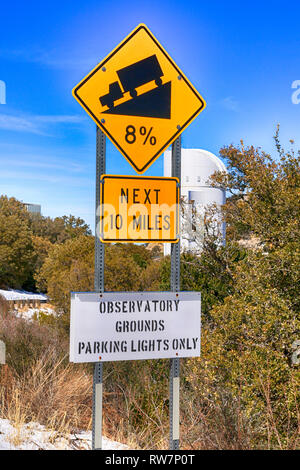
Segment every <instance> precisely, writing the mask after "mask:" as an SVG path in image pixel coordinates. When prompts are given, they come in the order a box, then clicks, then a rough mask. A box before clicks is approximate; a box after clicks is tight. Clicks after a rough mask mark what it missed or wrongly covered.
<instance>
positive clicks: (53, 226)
mask: <svg viewBox="0 0 300 470" xmlns="http://www.w3.org/2000/svg"><path fill="white" fill-rule="evenodd" d="M30 227H31V230H32V233H33V235H35V236H37V237H41V238H43V239H47V240H48V241H49V242H51V243H63V242H65V241H66V240H70V239H72V238H76V237H78V236H80V235H86V236H88V235H91V230H90V228H89V226H88V225H87V224H86V223H85V222H84V220H82V219H81V218H79V217H77V218H76V217H74V216H73V215H69V216H63V217H55V219H51V218H50V217H43V216H42V215H40V214H31V215H30Z"/></svg>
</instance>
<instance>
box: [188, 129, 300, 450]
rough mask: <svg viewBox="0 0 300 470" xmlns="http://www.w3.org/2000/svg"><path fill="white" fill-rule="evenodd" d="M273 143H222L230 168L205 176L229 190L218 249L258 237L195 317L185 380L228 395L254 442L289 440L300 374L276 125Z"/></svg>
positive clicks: (287, 208)
mask: <svg viewBox="0 0 300 470" xmlns="http://www.w3.org/2000/svg"><path fill="white" fill-rule="evenodd" d="M275 142H276V146H277V150H278V152H279V156H278V158H277V159H275V158H272V157H271V156H270V155H267V154H265V153H264V152H262V151H261V150H259V149H254V148H253V147H250V148H245V147H244V145H243V144H241V146H240V147H234V146H229V147H226V148H223V149H222V151H221V154H222V156H223V157H224V158H226V160H227V164H228V169H229V173H228V175H224V174H218V175H215V177H214V180H215V183H216V184H222V186H224V185H226V186H227V190H228V191H231V193H232V197H231V198H229V200H228V201H227V203H226V205H225V207H224V208H223V210H224V215H225V217H226V220H227V223H228V231H227V246H226V248H225V250H226V251H228V250H230V249H231V247H232V246H233V244H234V243H235V242H240V241H241V240H244V239H247V238H249V237H255V238H256V239H257V244H256V246H255V247H254V249H253V248H250V246H249V247H248V248H247V249H246V256H244V257H243V258H242V259H240V260H238V262H237V263H236V264H235V265H234V266H233V270H232V273H231V276H232V282H231V289H230V291H229V292H228V295H227V296H226V297H224V298H223V300H222V301H221V302H218V303H215V304H214V305H213V307H212V308H211V310H210V312H209V314H210V315H209V316H210V321H209V323H207V322H205V321H204V323H203V329H202V357H201V359H193V360H191V361H189V364H190V367H191V372H190V375H189V380H190V383H191V384H193V386H195V389H196V390H197V393H199V396H200V397H202V399H206V400H207V401H209V400H211V397H214V400H215V402H221V401H222V400H224V397H225V396H232V397H235V400H236V402H237V403H239V407H240V410H241V412H242V413H243V414H244V415H245V416H247V417H248V418H249V420H250V425H251V426H254V427H255V428H256V430H257V433H256V435H257V440H256V441H255V442H254V441H253V442H252V444H253V446H254V447H261V448H264V447H268V446H269V448H270V447H271V448H295V447H297V443H298V444H299V441H298V439H299V435H298V432H299V424H300V423H299V414H298V406H299V387H300V373H299V369H297V368H296V367H294V366H293V365H292V363H291V354H292V344H293V342H294V341H295V340H296V339H299V335H300V315H299V307H300V295H299V285H300V275H299V273H300V269H299V268H300V250H299V240H300V227H299V223H298V220H299V212H300V211H299V209H300V204H299V189H300V173H299V163H300V152H298V153H297V154H296V153H295V152H294V151H293V149H292V150H291V151H289V152H284V151H283V149H282V147H281V145H280V143H279V138H278V133H277V134H276V136H275ZM218 251H220V248H219V249H218ZM200 377H201V379H200ZM226 394H227V395H226Z"/></svg>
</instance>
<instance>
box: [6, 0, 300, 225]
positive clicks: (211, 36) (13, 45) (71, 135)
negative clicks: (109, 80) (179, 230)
mask: <svg viewBox="0 0 300 470" xmlns="http://www.w3.org/2000/svg"><path fill="white" fill-rule="evenodd" d="M299 18H300V4H299V2H298V1H294V0H293V1H290V2H284V1H276V0H272V2H269V1H268V2H267V1H264V2H262V1H244V2H240V1H231V0H228V1H227V2H224V1H210V2H207V1H205V2H204V1H194V0H186V1H185V2H182V1H180V2H179V1H176V0H173V1H169V0H165V1H161V0H160V1H158V0H151V1H147V0H144V1H143V2H140V1H136V0H135V1H130V0H128V1H126V2H121V1H120V0H117V1H99V0H98V1H94V0H86V1H84V2H83V1H76V0H73V1H69V0H60V1H57V0H52V1H51V2H50V1H47V0H45V1H44V2H38V1H34V0H33V1H30V0H29V1H28V2H23V1H15V2H5V4H4V2H2V3H1V5H0V25H1V27H0V80H2V81H4V82H5V84H6V104H0V168H1V170H0V194H7V195H8V196H15V197H17V198H18V199H20V200H23V201H26V202H32V203H39V204H41V205H42V212H43V215H47V216H48V215H49V216H51V217H55V216H60V215H64V214H70V213H71V214H74V215H76V216H79V217H82V218H83V219H85V220H86V221H87V222H88V223H89V224H90V225H91V227H92V228H94V189H95V181H94V180H95V124H94V122H93V121H92V120H91V119H90V118H89V117H88V116H87V114H86V113H85V111H84V110H83V109H82V108H81V106H80V105H79V104H78V103H77V102H76V101H75V100H74V98H73V97H72V94H71V90H72V88H73V87H74V86H75V85H76V84H77V83H78V82H79V81H80V80H81V79H82V78H83V77H84V76H85V75H86V74H87V73H88V72H89V71H90V70H91V69H92V68H93V67H95V65H97V63H98V62H100V61H101V60H102V59H103V58H104V57H105V56H106V55H107V54H108V53H109V52H110V51H111V50H112V49H113V48H114V47H115V46H116V45H117V44H118V43H119V42H120V41H121V40H122V39H123V38H124V37H125V36H126V35H128V34H129V33H130V31H132V30H133V29H134V28H135V27H136V26H137V25H138V24H139V23H145V24H146V25H147V26H148V27H149V28H150V30H151V31H152V32H153V34H154V35H155V36H156V37H157V38H158V40H159V41H160V42H161V43H162V45H163V46H164V47H165V49H166V50H167V51H168V52H169V54H170V55H171V57H172V58H173V59H174V60H175V62H176V63H177V64H178V66H179V67H180V68H181V69H182V70H183V72H184V73H185V74H186V75H187V77H188V78H189V79H190V81H191V82H192V83H193V84H194V86H195V87H196V88H197V89H198V91H199V92H200V93H201V94H202V95H203V96H204V98H205V99H206V101H207V108H206V109H205V110H204V112H203V113H201V114H200V116H199V117H198V118H197V119H196V120H195V121H194V122H193V123H192V124H191V125H190V126H189V128H188V129H187V130H186V131H185V132H184V134H183V146H184V147H185V148H204V149H206V150H210V151H212V152H214V153H216V154H217V155H218V152H219V149H220V148H221V147H222V146H224V145H228V144H230V143H234V144H238V143H239V141H240V139H243V140H244V142H245V143H246V144H254V145H255V146H261V147H262V148H263V149H264V150H266V151H268V152H273V151H274V144H273V139H272V136H273V135H274V132H275V128H276V125H277V123H280V125H281V139H282V142H283V144H284V145H285V146H288V141H289V139H290V138H293V139H294V140H295V141H296V145H297V148H300V104H298V105H296V104H293V103H292V94H293V91H294V90H292V83H293V82H294V81H295V80H300V57H299V56H300V28H299ZM107 150H108V154H107V172H108V173H117V174H132V173H133V170H132V168H131V166H130V165H129V164H128V163H127V161H126V160H125V158H124V157H123V156H122V155H121V154H120V153H119V152H118V151H117V150H116V149H115V148H114V147H113V145H112V144H111V143H108V149H107ZM162 163H163V162H162V157H160V158H159V159H158V160H157V161H156V162H155V163H154V164H153V165H152V166H151V167H150V169H149V170H148V171H147V172H146V174H148V175H161V174H162V169H163V165H162Z"/></svg>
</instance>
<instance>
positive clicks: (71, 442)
mask: <svg viewBox="0 0 300 470" xmlns="http://www.w3.org/2000/svg"><path fill="white" fill-rule="evenodd" d="M91 442H92V433H91V432H78V433H76V434H68V435H62V434H61V433H59V432H56V431H48V430H47V429H46V428H45V427H44V426H42V425H41V424H39V423H28V424H24V425H22V426H20V427H15V426H13V425H12V424H11V422H10V421H9V420H8V419H1V418H0V450H89V449H91ZM102 442H103V450H128V449H129V447H128V446H126V445H125V444H121V443H120V442H116V441H111V440H110V439H106V438H103V440H102Z"/></svg>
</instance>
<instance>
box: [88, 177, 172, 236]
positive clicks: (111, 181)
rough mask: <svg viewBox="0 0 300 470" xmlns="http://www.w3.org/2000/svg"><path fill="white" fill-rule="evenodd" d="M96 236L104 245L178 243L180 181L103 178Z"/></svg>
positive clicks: (149, 178) (159, 178)
mask: <svg viewBox="0 0 300 470" xmlns="http://www.w3.org/2000/svg"><path fill="white" fill-rule="evenodd" d="M97 234H98V236H99V237H100V240H101V241H102V242H104V243H113V242H127V243H129V242H134V243H137V242H141V243H158V242H169V243H177V242H178V241H179V180H178V178H164V177H152V176H151V177H141V176H119V175H102V176H101V189H100V225H99V227H97Z"/></svg>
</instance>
